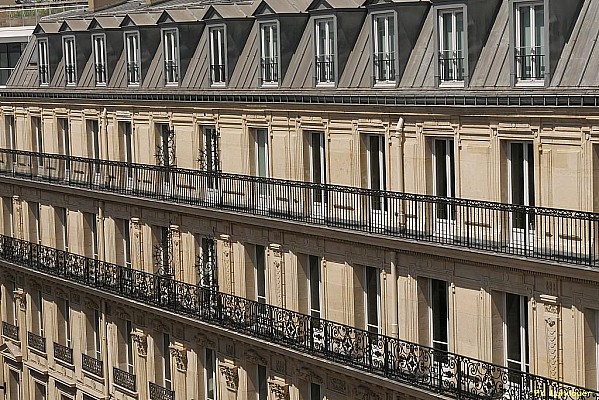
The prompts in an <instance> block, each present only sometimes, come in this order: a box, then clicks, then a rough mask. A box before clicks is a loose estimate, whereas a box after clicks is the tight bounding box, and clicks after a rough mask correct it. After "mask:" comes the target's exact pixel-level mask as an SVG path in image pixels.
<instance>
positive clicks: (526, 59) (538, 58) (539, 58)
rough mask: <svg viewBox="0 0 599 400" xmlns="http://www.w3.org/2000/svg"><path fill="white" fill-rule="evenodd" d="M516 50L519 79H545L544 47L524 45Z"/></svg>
mask: <svg viewBox="0 0 599 400" xmlns="http://www.w3.org/2000/svg"><path fill="white" fill-rule="evenodd" d="M515 50H516V51H515V53H516V54H515V56H514V57H515V59H516V69H517V73H518V75H517V77H518V79H531V80H542V79H545V55H544V54H543V48H542V47H540V46H539V47H533V48H530V47H522V48H516V49H515Z"/></svg>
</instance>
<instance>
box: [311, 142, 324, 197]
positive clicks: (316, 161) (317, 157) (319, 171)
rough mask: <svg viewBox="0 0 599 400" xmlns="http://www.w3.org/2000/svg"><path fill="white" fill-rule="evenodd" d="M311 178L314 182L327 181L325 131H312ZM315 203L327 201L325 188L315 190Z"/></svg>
mask: <svg viewBox="0 0 599 400" xmlns="http://www.w3.org/2000/svg"><path fill="white" fill-rule="evenodd" d="M309 138H310V180H311V182H312V183H326V156H325V144H324V133H323V132H312V133H310V136H309ZM313 201H314V203H322V202H324V203H326V202H327V196H326V191H324V190H318V189H315V190H314V199H313Z"/></svg>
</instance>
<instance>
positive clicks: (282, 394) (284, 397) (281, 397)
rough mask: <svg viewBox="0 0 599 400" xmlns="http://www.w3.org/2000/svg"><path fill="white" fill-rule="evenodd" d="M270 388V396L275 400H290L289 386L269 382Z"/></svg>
mask: <svg viewBox="0 0 599 400" xmlns="http://www.w3.org/2000/svg"><path fill="white" fill-rule="evenodd" d="M268 386H269V387H270V394H271V395H272V398H273V399H275V400H288V399H289V385H287V384H285V383H279V382H273V381H270V382H268Z"/></svg>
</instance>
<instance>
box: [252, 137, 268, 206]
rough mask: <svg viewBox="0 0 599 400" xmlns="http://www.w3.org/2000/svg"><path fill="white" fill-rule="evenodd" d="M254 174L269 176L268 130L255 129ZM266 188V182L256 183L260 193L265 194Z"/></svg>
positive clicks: (262, 176) (261, 176)
mask: <svg viewBox="0 0 599 400" xmlns="http://www.w3.org/2000/svg"><path fill="white" fill-rule="evenodd" d="M255 134H256V137H255V140H256V143H255V149H256V176H258V177H260V178H268V177H269V165H268V164H269V156H268V130H266V129H256V132H255ZM267 190H268V186H267V185H266V184H260V185H258V191H259V193H260V195H262V196H265V195H266V192H267Z"/></svg>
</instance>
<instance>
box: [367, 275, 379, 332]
mask: <svg viewBox="0 0 599 400" xmlns="http://www.w3.org/2000/svg"><path fill="white" fill-rule="evenodd" d="M369 269H370V270H371V271H373V272H374V278H375V282H376V319H377V325H372V324H370V321H368V314H369V309H368V307H369V304H368V300H369V297H370V296H371V294H370V293H369V291H368V270H369ZM364 315H365V317H366V318H364V322H365V324H364V328H365V329H366V330H367V331H369V332H372V333H380V332H381V281H380V272H379V270H378V268H375V267H368V266H367V267H364Z"/></svg>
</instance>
